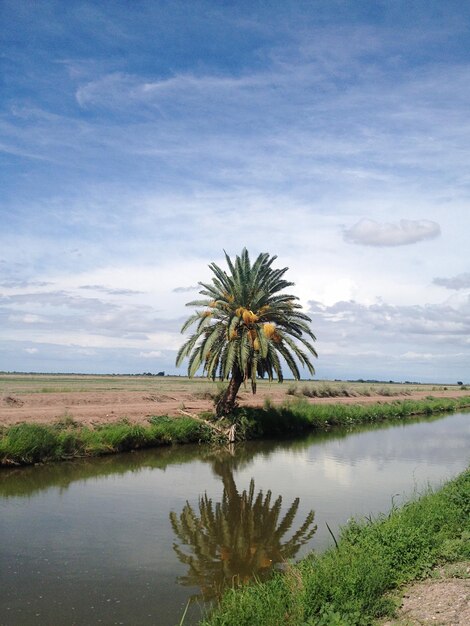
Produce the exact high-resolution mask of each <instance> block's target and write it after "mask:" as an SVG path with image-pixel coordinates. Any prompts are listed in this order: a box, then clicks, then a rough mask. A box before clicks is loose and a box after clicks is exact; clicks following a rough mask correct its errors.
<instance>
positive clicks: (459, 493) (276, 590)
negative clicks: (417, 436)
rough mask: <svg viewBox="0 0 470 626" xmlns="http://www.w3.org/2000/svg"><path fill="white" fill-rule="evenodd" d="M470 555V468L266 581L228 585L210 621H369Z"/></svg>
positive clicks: (354, 526)
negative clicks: (396, 596) (402, 589)
mask: <svg viewBox="0 0 470 626" xmlns="http://www.w3.org/2000/svg"><path fill="white" fill-rule="evenodd" d="M469 557H470V470H467V471H466V472H464V473H463V474H462V475H461V476H459V477H458V478H456V479H455V480H452V481H450V482H449V483H447V484H446V485H445V486H444V487H443V488H442V489H440V490H439V491H437V492H429V493H427V494H425V495H424V496H422V497H421V498H419V499H418V500H416V501H413V502H410V503H408V504H405V505H404V506H403V507H402V508H399V509H394V510H392V512H391V513H390V514H389V515H387V516H382V517H379V518H377V519H376V520H373V521H372V520H366V521H360V522H358V521H351V522H350V523H349V524H348V525H347V526H346V527H345V528H344V529H343V530H342V533H341V535H340V538H339V541H338V545H337V547H333V548H331V549H329V550H328V551H327V552H325V553H323V554H322V555H320V556H316V555H312V556H310V557H308V558H306V559H304V560H303V561H301V562H300V563H299V564H297V565H295V566H291V567H290V568H289V569H288V570H287V572H286V573H285V574H284V575H276V576H275V577H274V578H272V579H271V580H269V581H268V582H265V583H258V584H253V585H249V586H247V587H246V588H244V589H242V590H238V591H229V592H227V593H226V594H225V595H224V597H223V599H222V602H221V604H220V607H219V608H218V609H216V611H215V612H214V613H213V614H212V615H211V617H210V618H209V619H208V620H207V621H205V622H204V626H230V625H237V626H244V625H246V626H251V625H252V624H257V626H272V625H273V624H288V625H289V624H290V625H291V626H294V625H299V626H300V625H301V624H302V625H305V626H367V625H368V624H372V623H374V620H375V619H376V618H378V617H381V616H384V615H390V614H391V613H393V610H394V606H395V604H394V601H393V596H392V595H391V592H393V590H395V589H397V587H399V586H400V585H402V584H403V583H405V582H408V581H410V580H414V579H416V578H417V577H420V576H423V575H426V574H428V573H429V572H430V570H431V568H432V567H433V566H434V565H436V564H437V563H440V562H445V561H456V560H460V559H468V558H469Z"/></svg>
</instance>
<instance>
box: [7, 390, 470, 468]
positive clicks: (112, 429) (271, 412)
mask: <svg viewBox="0 0 470 626" xmlns="http://www.w3.org/2000/svg"><path fill="white" fill-rule="evenodd" d="M465 407H470V396H463V397H461V398H458V399H442V398H428V399H426V400H394V401H393V402H387V403H377V404H375V403H374V404H365V405H360V404H322V405H319V404H310V403H309V402H308V401H307V400H305V399H295V400H292V401H290V402H287V403H285V404H283V405H272V404H269V403H266V405H265V406H264V408H249V407H243V408H242V409H240V410H238V412H237V414H236V416H235V417H236V420H237V424H238V425H237V432H238V437H239V438H241V439H256V438H261V437H273V436H280V435H289V434H295V433H300V432H302V431H308V430H314V429H325V428H329V427H331V426H354V425H355V424H364V423H371V422H380V421H384V420H397V419H404V418H407V417H410V416H416V415H432V414H434V413H439V412H445V411H455V410H458V409H463V408H465ZM211 417H212V416H211V415H207V414H206V415H205V418H206V419H208V420H209V419H211ZM214 436H215V437H217V436H218V435H217V433H215V431H214V429H213V428H211V427H210V426H209V425H206V424H204V423H203V422H201V421H196V420H194V419H192V418H191V417H166V416H161V417H153V418H151V419H150V420H149V424H148V425H145V426H142V425H136V424H131V423H129V422H126V421H121V422H118V423H114V424H106V425H103V426H99V427H96V428H87V427H84V426H79V425H77V424H76V423H74V422H73V420H72V419H65V420H63V421H62V422H60V423H57V424H54V425H49V426H46V425H39V424H28V423H23V424H19V425H17V426H12V427H10V428H3V429H2V430H1V431H0V465H4V466H5V465H27V464H32V463H39V462H47V461H58V460H63V459H70V458H73V457H83V456H99V455H103V454H111V453H115V452H124V451H127V450H134V449H138V448H149V447H153V446H160V445H169V444H173V443H202V442H204V443H208V442H211V441H213V440H214Z"/></svg>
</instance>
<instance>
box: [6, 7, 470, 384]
mask: <svg viewBox="0 0 470 626" xmlns="http://www.w3.org/2000/svg"><path fill="white" fill-rule="evenodd" d="M0 23H2V25H3V28H2V29H1V44H0V64H1V70H0V77H1V86H0V370H3V371H26V372H29V371H34V372H82V373H140V372H153V373H156V372H158V371H165V372H166V373H167V374H169V373H176V374H182V375H184V374H185V373H186V365H184V366H182V367H180V368H176V366H175V356H176V352H177V350H178V348H179V346H180V345H181V344H182V342H183V341H184V336H183V335H181V333H180V328H181V326H182V323H183V322H184V320H185V319H186V318H187V317H188V316H189V315H190V314H191V312H192V309H191V308H189V309H188V308H187V307H186V306H185V304H186V303H187V302H189V301H191V300H194V299H196V298H197V292H198V282H199V281H208V280H210V278H211V272H210V270H209V268H208V264H209V263H210V262H212V261H215V262H216V263H218V264H220V265H221V266H224V267H225V265H224V263H225V262H224V256H223V250H224V249H225V250H226V251H227V252H228V254H229V255H230V256H235V255H236V254H239V253H240V252H241V250H242V249H243V247H247V249H248V250H249V252H250V255H251V257H252V258H253V259H254V258H256V256H257V255H258V254H259V253H260V252H269V253H270V254H272V255H277V257H278V259H277V261H276V263H275V266H276V267H285V266H287V267H289V270H288V272H287V274H286V278H288V279H290V280H291V281H293V282H294V283H295V287H292V288H291V292H292V293H294V294H296V295H297V296H298V297H299V298H300V302H301V304H302V305H303V307H304V310H305V312H307V313H308V314H309V315H310V317H311V319H312V324H311V326H312V330H313V332H314V333H315V335H316V337H317V341H316V344H315V345H316V349H317V351H318V355H319V356H318V359H317V360H316V361H315V368H316V376H317V377H318V378H338V379H358V378H364V379H371V378H372V379H380V380H396V381H402V380H410V381H421V382H436V383H445V382H449V383H452V382H456V381H457V380H461V381H464V382H465V381H466V382H468V381H470V333H469V331H470V267H469V253H468V248H469V246H468V233H469V232H470V211H469V208H470V116H469V110H470V109H469V103H470V34H469V33H470V29H469V26H470V5H468V4H467V3H463V2H460V1H453V0H449V1H446V2H440V1H433V0H425V1H419V0H417V1H413V0H407V1H401V0H396V1H394V2H390V1H386V2H385V1H381V0H376V1H366V0H356V1H354V2H353V1H339V0H338V1H337V0H328V1H327V0H324V1H322V2H319V1H315V0H313V1H310V2H306V1H302V0H299V1H293V0H283V1H282V2H281V1H280V0H278V1H273V0H272V1H270V2H268V1H263V0H258V1H256V2H253V0H250V1H244V0H238V1H236V2H235V1H228V0H227V1H224V0H218V1H216V0H206V1H203V0H192V1H191V2H189V1H184V2H183V1H179V0H171V1H162V0H153V1H149V2H146V1H133V2H130V1H127V2H126V1H123V0H121V1H117V0H116V1H100V2H98V1H95V2H81V1H76V0H70V1H69V2H61V1H60V0H58V1H56V2H55V1H44V0H34V1H32V0H31V1H27V0H13V1H10V0H0Z"/></svg>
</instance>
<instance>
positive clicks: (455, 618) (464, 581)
mask: <svg viewBox="0 0 470 626" xmlns="http://www.w3.org/2000/svg"><path fill="white" fill-rule="evenodd" d="M425 624H435V625H436V626H468V625H469V624H470V562H465V563H456V564H453V565H448V566H446V567H443V568H439V569H438V570H436V571H435V574H434V576H433V577H432V578H430V579H428V580H424V581H420V582H416V583H413V584H412V585H411V586H410V587H408V589H407V590H406V592H405V594H404V596H403V602H402V605H401V607H400V609H399V612H398V617H397V619H395V620H392V621H387V622H383V623H382V626H424V625H425Z"/></svg>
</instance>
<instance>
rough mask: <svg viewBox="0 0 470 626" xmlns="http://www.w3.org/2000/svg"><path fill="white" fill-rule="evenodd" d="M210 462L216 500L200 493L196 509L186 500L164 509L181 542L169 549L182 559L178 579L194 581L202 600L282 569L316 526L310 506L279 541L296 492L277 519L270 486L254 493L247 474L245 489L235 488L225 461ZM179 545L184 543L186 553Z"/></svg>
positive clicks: (188, 583) (296, 504) (289, 521)
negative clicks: (218, 488) (218, 485)
mask: <svg viewBox="0 0 470 626" xmlns="http://www.w3.org/2000/svg"><path fill="white" fill-rule="evenodd" d="M213 468H214V471H215V472H216V474H218V475H219V476H221V478H222V481H223V485H224V490H223V495H222V501H221V502H216V503H214V502H213V501H212V499H211V498H208V497H207V494H204V495H203V496H201V497H200V498H199V506H198V509H199V510H198V511H195V510H194V509H193V507H192V506H191V505H190V504H189V503H188V502H187V503H186V505H185V506H184V508H183V511H182V512H181V514H180V515H179V516H178V515H177V514H176V513H175V512H171V513H170V520H171V525H172V527H173V530H174V532H175V535H176V536H177V538H178V539H179V540H180V542H181V545H178V543H175V544H174V546H173V547H174V550H175V552H176V554H177V555H178V558H179V560H180V561H181V562H182V563H184V564H186V565H188V573H187V575H186V576H182V577H180V578H179V582H180V583H181V584H182V585H185V586H198V587H200V589H201V592H202V598H203V599H204V600H211V599H214V598H217V597H218V596H220V594H221V593H222V592H223V590H224V589H225V588H226V587H234V586H239V585H240V584H243V583H246V582H248V580H250V578H252V577H254V576H256V577H257V578H258V579H260V580H264V579H266V578H267V577H268V576H269V575H270V574H271V573H272V571H273V569H282V567H283V565H284V564H285V563H286V561H287V560H288V559H292V558H294V557H295V556H296V554H297V552H298V550H299V548H300V547H301V546H303V545H304V544H305V543H306V542H307V541H309V539H311V537H312V536H313V534H314V533H315V531H316V528H317V527H316V526H315V525H314V512H313V511H310V512H309V514H308V515H307V517H306V519H305V521H304V523H303V524H302V525H301V526H300V528H298V530H297V531H296V532H295V533H294V534H293V535H292V536H291V538H290V539H288V540H286V541H284V542H283V541H282V539H283V538H284V536H285V534H286V533H287V532H288V531H289V530H290V528H291V526H292V523H293V521H294V518H295V516H296V513H297V510H298V507H299V498H296V499H295V500H294V502H293V503H292V504H291V506H290V508H289V510H288V511H287V512H286V514H285V515H284V517H283V518H282V520H281V521H280V522H279V516H280V512H281V507H282V497H281V496H278V498H277V499H276V500H275V502H274V503H271V500H272V493H271V491H267V492H266V495H264V494H263V492H262V491H259V492H258V494H257V495H256V496H255V483H254V481H253V480H251V482H250V487H249V489H248V490H244V491H243V492H242V493H240V492H239V491H238V489H237V487H236V485H235V481H234V479H233V472H232V469H231V467H230V465H229V464H227V463H221V462H219V461H216V462H215V463H214V465H213ZM182 546H188V547H189V548H190V551H189V553H188V552H185V551H184V550H183V549H182Z"/></svg>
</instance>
